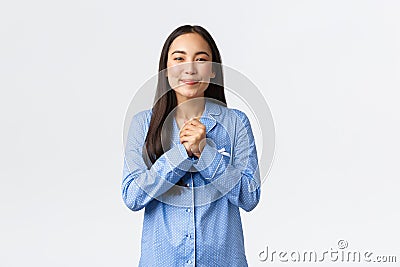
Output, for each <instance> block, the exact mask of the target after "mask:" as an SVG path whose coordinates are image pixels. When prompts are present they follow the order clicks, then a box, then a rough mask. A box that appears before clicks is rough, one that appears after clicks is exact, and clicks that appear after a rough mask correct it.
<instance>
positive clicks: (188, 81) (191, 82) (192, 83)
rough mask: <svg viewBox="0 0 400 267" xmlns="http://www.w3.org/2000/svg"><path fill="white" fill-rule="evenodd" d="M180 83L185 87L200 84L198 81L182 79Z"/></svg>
mask: <svg viewBox="0 0 400 267" xmlns="http://www.w3.org/2000/svg"><path fill="white" fill-rule="evenodd" d="M180 81H181V82H183V83H184V84H187V85H194V84H198V83H199V82H200V81H199V80H192V79H182V80H180Z"/></svg>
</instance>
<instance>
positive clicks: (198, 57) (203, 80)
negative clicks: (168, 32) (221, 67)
mask: <svg viewBox="0 0 400 267" xmlns="http://www.w3.org/2000/svg"><path fill="white" fill-rule="evenodd" d="M167 77H168V82H169V85H170V86H171V88H172V89H173V90H174V91H175V93H176V97H177V99H178V104H180V103H182V102H183V101H186V100H188V99H191V98H196V97H202V96H204V91H205V90H206V89H207V87H208V83H209V81H210V78H214V77H215V74H214V73H213V72H212V53H211V49H210V47H209V45H208V43H207V42H206V41H205V40H204V39H203V37H201V36H200V35H199V34H197V33H186V34H183V35H180V36H178V37H177V38H175V40H174V41H173V42H172V44H171V46H170V48H169V51H168V61H167Z"/></svg>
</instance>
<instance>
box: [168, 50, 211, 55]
mask: <svg viewBox="0 0 400 267" xmlns="http://www.w3.org/2000/svg"><path fill="white" fill-rule="evenodd" d="M175 53H181V54H184V55H187V53H186V52H185V51H183V50H175V51H174V52H172V53H171V55H173V54H175ZM202 54H204V55H207V56H210V55H209V54H208V53H207V52H206V51H198V52H196V53H195V54H194V55H195V56H197V55H202Z"/></svg>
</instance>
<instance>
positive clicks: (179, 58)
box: [174, 57, 183, 61]
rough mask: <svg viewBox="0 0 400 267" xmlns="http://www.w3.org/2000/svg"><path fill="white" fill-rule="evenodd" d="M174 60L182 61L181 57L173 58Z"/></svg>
mask: <svg viewBox="0 0 400 267" xmlns="http://www.w3.org/2000/svg"><path fill="white" fill-rule="evenodd" d="M174 60H177V61H179V60H183V58H182V57H176V58H174Z"/></svg>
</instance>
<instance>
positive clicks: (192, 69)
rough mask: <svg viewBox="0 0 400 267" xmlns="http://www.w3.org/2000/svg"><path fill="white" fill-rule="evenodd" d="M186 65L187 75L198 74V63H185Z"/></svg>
mask: <svg viewBox="0 0 400 267" xmlns="http://www.w3.org/2000/svg"><path fill="white" fill-rule="evenodd" d="M184 64H185V74H196V73H197V69H196V63H195V62H194V61H191V62H187V63H184Z"/></svg>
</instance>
